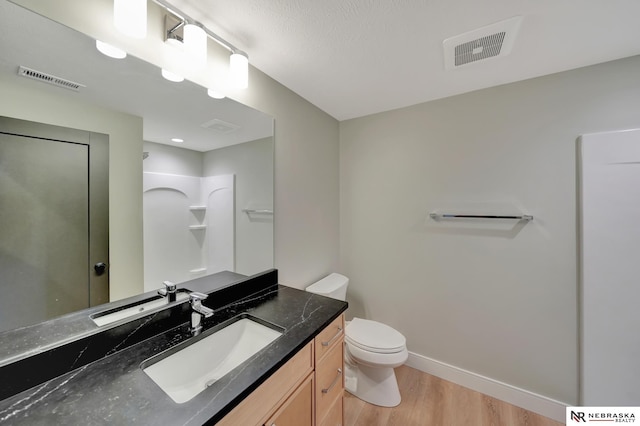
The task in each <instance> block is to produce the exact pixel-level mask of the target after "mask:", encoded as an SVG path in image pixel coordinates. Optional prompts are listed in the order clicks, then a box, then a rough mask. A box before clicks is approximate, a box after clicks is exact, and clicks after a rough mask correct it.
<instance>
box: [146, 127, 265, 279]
mask: <svg viewBox="0 0 640 426" xmlns="http://www.w3.org/2000/svg"><path fill="white" fill-rule="evenodd" d="M272 152H273V138H271V137H268V138H263V139H258V140H255V141H250V142H245V143H241V144H237V145H232V146H229V147H225V148H219V149H215V150H212V151H208V152H199V151H193V150H189V149H183V148H178V147H173V146H169V145H163V144H156V143H152V142H145V144H144V153H143V159H144V162H143V220H144V289H145V291H150V290H154V289H157V288H158V287H159V284H161V283H162V282H163V281H165V280H170V281H173V282H178V283H179V282H183V281H186V280H190V279H194V278H198V277H201V276H204V275H209V274H212V273H216V272H220V271H234V272H237V273H240V274H244V275H251V274H254V273H257V272H261V271H264V270H266V269H269V268H271V267H272V266H273V216H267V217H264V215H260V216H259V217H257V218H256V217H255V216H254V215H250V214H247V213H246V212H244V211H243V210H247V209H262V210H273V205H272V203H273V201H272V200H273V161H272V158H271V153H272Z"/></svg>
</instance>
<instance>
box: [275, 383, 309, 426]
mask: <svg viewBox="0 0 640 426" xmlns="http://www.w3.org/2000/svg"><path fill="white" fill-rule="evenodd" d="M313 391H314V389H313V374H310V375H309V377H308V378H307V379H306V380H305V381H304V382H303V383H302V384H301V385H300V386H299V387H298V389H296V391H295V392H294V393H293V394H292V395H291V396H290V397H289V398H288V399H287V400H286V401H285V403H284V404H282V406H281V407H280V408H279V409H278V411H276V412H275V414H274V415H273V417H271V418H270V419H269V420H267V422H266V423H265V426H312V425H313Z"/></svg>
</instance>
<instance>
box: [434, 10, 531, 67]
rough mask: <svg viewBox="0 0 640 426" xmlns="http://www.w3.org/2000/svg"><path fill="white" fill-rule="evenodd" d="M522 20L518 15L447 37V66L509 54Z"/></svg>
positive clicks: (445, 50)
mask: <svg viewBox="0 0 640 426" xmlns="http://www.w3.org/2000/svg"><path fill="white" fill-rule="evenodd" d="M521 21H522V17H521V16H516V17H513V18H510V19H507V20H505V21H501V22H498V23H495V24H492V25H487V26H486V27H482V28H479V29H477V30H474V31H469V32H467V33H464V34H461V35H458V36H455V37H451V38H448V39H446V40H445V41H444V42H443V43H442V45H443V47H444V62H445V68H446V69H454V68H457V67H460V66H462V65H467V64H471V63H474V62H477V61H481V60H483V59H489V58H497V57H500V56H506V55H508V54H509V53H510V52H511V49H512V47H513V43H514V40H515V37H516V33H517V32H518V29H519V28H520V22H521Z"/></svg>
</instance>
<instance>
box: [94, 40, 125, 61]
mask: <svg viewBox="0 0 640 426" xmlns="http://www.w3.org/2000/svg"><path fill="white" fill-rule="evenodd" d="M96 49H98V51H99V52H100V53H102V54H103V55H106V56H108V57H110V58H114V59H123V58H126V57H127V52H125V51H124V50H122V49H119V48H117V47H115V46H114V45H112V44H109V43H105V42H104V41H100V40H96Z"/></svg>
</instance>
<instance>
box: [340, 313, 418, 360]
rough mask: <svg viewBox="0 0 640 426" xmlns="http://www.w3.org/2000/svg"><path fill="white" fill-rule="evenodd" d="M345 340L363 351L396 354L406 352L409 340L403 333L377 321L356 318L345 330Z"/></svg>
mask: <svg viewBox="0 0 640 426" xmlns="http://www.w3.org/2000/svg"><path fill="white" fill-rule="evenodd" d="M345 340H346V341H347V343H349V344H350V345H352V346H354V347H356V348H358V349H361V350H363V351H367V352H372V353H376V354H395V353H399V352H403V351H406V344H407V340H406V339H405V337H404V336H403V335H402V333H400V332H398V331H397V330H395V329H393V328H391V327H389V326H388V325H386V324H382V323H379V322H377V321H371V320H365V319H362V318H354V319H353V320H352V321H351V322H349V325H347V327H346V328H345Z"/></svg>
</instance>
